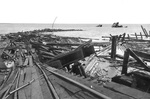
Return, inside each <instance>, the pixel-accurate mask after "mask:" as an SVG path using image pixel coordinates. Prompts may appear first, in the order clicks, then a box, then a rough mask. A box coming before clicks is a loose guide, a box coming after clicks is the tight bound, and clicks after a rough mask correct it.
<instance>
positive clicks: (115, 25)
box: [112, 22, 123, 28]
mask: <svg viewBox="0 0 150 99" xmlns="http://www.w3.org/2000/svg"><path fill="white" fill-rule="evenodd" d="M112 27H113V28H118V27H123V26H122V25H119V22H116V23H113V25H112Z"/></svg>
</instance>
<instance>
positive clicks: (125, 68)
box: [121, 50, 130, 75]
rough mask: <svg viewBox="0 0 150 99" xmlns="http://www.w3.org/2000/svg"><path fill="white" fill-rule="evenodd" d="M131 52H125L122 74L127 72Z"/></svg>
mask: <svg viewBox="0 0 150 99" xmlns="http://www.w3.org/2000/svg"><path fill="white" fill-rule="evenodd" d="M129 54H130V53H129V51H127V50H126V51H125V52H124V59H123V67H122V72H121V74H125V75H126V74H127V69H128V59H129Z"/></svg>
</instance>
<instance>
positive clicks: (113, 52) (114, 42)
mask: <svg viewBox="0 0 150 99" xmlns="http://www.w3.org/2000/svg"><path fill="white" fill-rule="evenodd" d="M116 47H117V36H112V46H111V58H112V59H113V60H115V56H116Z"/></svg>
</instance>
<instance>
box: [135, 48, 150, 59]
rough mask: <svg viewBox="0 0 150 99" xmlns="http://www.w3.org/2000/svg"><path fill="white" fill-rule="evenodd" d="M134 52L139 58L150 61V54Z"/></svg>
mask: <svg viewBox="0 0 150 99" xmlns="http://www.w3.org/2000/svg"><path fill="white" fill-rule="evenodd" d="M133 52H134V53H135V54H136V55H138V56H140V57H142V58H146V59H150V54H148V53H144V52H140V51H134V50H133Z"/></svg>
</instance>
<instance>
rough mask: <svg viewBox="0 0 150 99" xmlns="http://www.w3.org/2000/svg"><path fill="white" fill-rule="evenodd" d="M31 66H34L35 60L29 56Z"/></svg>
mask: <svg viewBox="0 0 150 99" xmlns="http://www.w3.org/2000/svg"><path fill="white" fill-rule="evenodd" d="M29 66H33V59H32V56H29Z"/></svg>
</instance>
